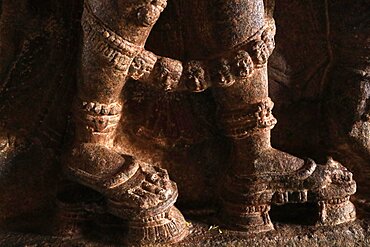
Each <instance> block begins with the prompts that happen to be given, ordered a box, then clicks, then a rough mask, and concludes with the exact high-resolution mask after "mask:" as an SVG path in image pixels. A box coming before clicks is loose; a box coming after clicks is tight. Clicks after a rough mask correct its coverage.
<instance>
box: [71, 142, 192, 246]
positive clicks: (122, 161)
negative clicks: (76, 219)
mask: <svg viewBox="0 0 370 247" xmlns="http://www.w3.org/2000/svg"><path fill="white" fill-rule="evenodd" d="M66 170H67V173H68V174H69V175H70V177H71V178H72V179H74V180H75V181H78V182H79V183H82V184H84V185H85V186H88V187H90V188H93V189H94V190H96V191H99V192H100V193H101V194H103V195H104V196H105V198H106V211H107V212H109V213H111V214H112V215H115V216H117V217H119V218H121V219H124V220H125V221H126V222H127V227H128V236H127V237H126V238H125V240H126V241H128V243H130V244H132V243H137V244H141V245H142V244H149V243H151V244H153V243H172V242H177V241H180V240H182V239H183V238H184V237H185V236H186V235H187V234H188V229H187V225H186V221H185V219H184V217H183V216H182V214H181V213H180V212H179V211H178V210H177V209H176V208H175V207H174V206H173V205H174V203H175V201H176V199H177V196H178V193H177V187H176V184H175V183H174V182H172V181H171V180H170V179H169V176H168V173H167V171H166V170H164V169H161V168H159V167H154V166H150V165H148V164H145V163H140V162H137V161H135V160H134V159H133V158H132V157H130V156H121V155H119V154H118V153H115V152H112V151H110V150H109V149H108V148H107V147H105V146H100V145H96V144H82V145H80V147H77V148H75V149H74V151H73V154H72V159H71V162H69V166H68V167H67V169H66Z"/></svg>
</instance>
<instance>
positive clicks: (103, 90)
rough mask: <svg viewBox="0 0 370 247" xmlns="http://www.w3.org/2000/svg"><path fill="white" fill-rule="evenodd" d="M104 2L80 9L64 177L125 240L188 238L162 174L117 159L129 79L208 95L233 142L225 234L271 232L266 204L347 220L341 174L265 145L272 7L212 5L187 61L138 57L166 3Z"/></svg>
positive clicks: (269, 119)
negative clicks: (90, 193)
mask: <svg viewBox="0 0 370 247" xmlns="http://www.w3.org/2000/svg"><path fill="white" fill-rule="evenodd" d="M202 1H204V2H205V3H204V4H206V5H207V4H209V6H212V4H211V3H208V1H209V0H202ZM202 1H201V0H198V2H202ZM103 2H104V3H103ZM106 2H107V1H99V0H85V5H84V13H83V17H82V27H83V32H84V39H83V51H82V61H81V63H82V64H81V80H80V82H79V85H78V98H77V99H76V100H75V107H74V120H75V125H76V137H75V142H74V146H73V149H72V151H71V154H70V157H69V158H68V159H67V162H66V172H67V173H68V175H69V176H70V178H72V179H73V180H74V181H76V182H78V183H80V184H82V185H85V186H87V187H89V188H92V189H94V190H96V191H98V192H100V193H101V194H102V195H103V196H104V197H105V198H106V200H105V201H106V205H105V207H106V210H107V212H109V213H110V214H113V215H115V216H117V217H119V218H122V219H124V220H125V221H126V222H127V225H128V232H129V233H128V234H129V236H128V241H129V242H131V243H139V244H147V243H172V242H177V241H180V240H182V239H183V238H184V237H185V236H186V235H187V234H188V226H187V224H186V221H185V219H184V217H183V216H182V214H181V213H180V212H179V211H178V210H177V209H176V208H175V207H174V203H175V201H176V199H177V196H178V192H177V187H176V184H175V183H174V182H172V181H171V180H170V179H169V175H168V174H167V171H166V170H164V169H162V168H159V167H156V166H152V165H151V164H146V163H142V162H139V161H137V160H136V159H135V157H132V156H129V155H127V154H121V153H118V151H116V150H115V145H114V140H115V135H116V130H117V125H118V123H119V122H120V119H121V112H122V107H123V104H124V102H123V100H122V99H121V91H122V88H123V86H124V84H125V82H126V81H127V80H128V79H130V78H131V79H134V80H136V81H137V83H146V84H150V85H152V86H155V87H157V88H158V89H161V90H164V91H167V92H182V91H183V92H203V91H204V90H212V94H213V97H214V99H215V101H216V102H217V104H218V111H217V114H218V115H217V119H218V123H217V124H218V126H219V127H220V128H221V129H222V133H223V135H225V136H227V137H228V138H229V139H230V141H231V142H232V154H231V156H230V159H229V161H228V162H229V163H228V171H227V172H226V173H227V176H226V179H225V181H224V182H223V184H222V185H221V186H220V188H219V200H220V201H221V205H222V208H221V210H220V219H222V221H223V222H224V224H225V225H226V226H228V227H229V228H230V229H235V230H239V231H248V232H263V231H269V230H272V229H273V224H272V222H271V220H270V218H269V210H270V207H271V205H272V204H277V205H281V204H286V203H306V202H312V203H317V205H318V208H319V212H318V216H319V221H318V222H317V224H318V225H337V224H341V223H345V222H349V221H353V220H354V219H355V217H356V213H355V208H354V206H353V204H352V203H351V202H350V200H349V198H350V196H351V195H353V194H354V193H355V191H356V183H355V181H354V180H353V179H352V174H351V173H350V172H349V171H348V170H347V169H346V168H345V167H344V166H342V165H341V164H340V163H338V162H336V161H334V160H333V159H331V158H329V159H328V161H327V163H326V164H323V165H321V164H316V163H315V162H314V161H313V160H310V159H307V160H302V159H299V158H297V157H294V156H292V155H289V154H287V153H284V152H282V151H279V150H277V149H274V148H272V147H271V143H270V136H271V134H270V132H271V129H272V128H273V127H274V126H275V125H276V123H277V120H276V119H275V118H274V116H273V115H272V109H273V106H274V103H273V102H272V100H271V99H270V98H269V96H268V76H267V62H268V58H269V56H270V55H271V54H272V52H273V50H274V47H275V43H274V35H275V23H274V20H273V18H272V8H273V1H269V0H267V1H263V0H243V1H234V0H231V1H217V0H214V1H209V2H217V4H215V6H216V7H217V8H220V9H221V10H220V11H218V12H219V13H221V14H219V15H217V17H214V18H218V19H219V20H222V25H224V26H221V27H220V28H219V30H221V31H219V30H217V29H214V30H213V29H212V30H213V32H214V33H213V34H212V35H213V37H214V38H215V40H213V41H212V45H213V46H212V47H210V48H209V50H208V54H207V53H205V54H201V55H199V56H194V58H193V59H190V60H189V61H179V60H176V59H172V58H167V57H160V56H158V55H156V54H154V53H152V52H150V51H147V50H145V49H144V45H145V42H146V39H147V37H148V35H149V33H150V31H151V28H152V27H153V25H154V24H155V22H156V20H157V19H158V18H159V16H160V14H161V12H162V11H163V10H164V8H165V7H166V4H167V3H166V0H156V1H145V0H137V1H113V0H112V1H108V2H111V3H110V4H107V3H106ZM206 2H207V3H206ZM113 6H116V7H117V8H118V9H114V10H113ZM241 10H243V11H241ZM117 12H118V13H119V15H118V14H117ZM210 22H211V23H215V24H214V25H217V23H221V21H217V19H212V20H211V21H210ZM235 23H237V26H235ZM241 26H242V27H245V29H244V30H241V29H240V27H241ZM194 28H196V27H194ZM210 29H211V28H210ZM180 196H181V195H180Z"/></svg>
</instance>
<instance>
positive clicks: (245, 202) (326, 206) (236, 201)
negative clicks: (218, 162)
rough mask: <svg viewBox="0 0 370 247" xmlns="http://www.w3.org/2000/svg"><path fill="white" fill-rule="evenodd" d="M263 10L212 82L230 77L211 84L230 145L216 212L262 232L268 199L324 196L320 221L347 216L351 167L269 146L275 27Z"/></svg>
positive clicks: (287, 200) (312, 199)
mask: <svg viewBox="0 0 370 247" xmlns="http://www.w3.org/2000/svg"><path fill="white" fill-rule="evenodd" d="M252 2H255V3H253V4H252ZM257 2H259V3H262V1H249V2H248V4H250V6H251V8H253V7H254V6H256V4H257ZM261 10H263V8H260V9H257V8H255V11H261ZM230 13H231V12H230ZM267 13H268V12H267ZM267 13H265V14H260V15H256V17H255V18H257V19H258V17H259V18H260V19H259V20H258V21H257V20H253V22H250V23H248V24H249V25H252V26H249V28H251V29H253V30H258V29H262V31H261V32H260V34H258V33H257V34H256V35H255V36H254V37H253V36H252V37H249V38H247V37H244V40H248V42H247V43H244V44H243V45H239V46H237V47H238V48H237V49H238V50H236V51H234V53H230V55H229V57H227V58H226V62H224V67H223V70H220V72H219V74H220V75H221V77H220V78H221V79H222V81H220V82H217V81H213V82H212V84H213V85H217V84H221V82H223V83H224V84H225V81H228V82H230V83H227V86H225V87H223V88H220V87H215V88H214V89H213V94H214V97H215V99H216V101H217V103H218V105H219V112H218V115H219V118H218V119H219V120H220V122H219V126H220V128H221V129H222V130H223V132H224V134H225V135H226V136H227V137H229V138H230V140H231V143H232V145H233V149H232V153H231V155H230V160H229V164H230V165H229V170H228V179H226V180H225V182H224V184H223V186H222V188H221V190H220V197H221V200H222V205H223V206H222V211H221V216H222V217H223V219H225V222H226V224H228V225H229V226H230V227H232V228H237V229H240V230H246V231H249V232H262V231H268V230H271V229H273V226H272V224H271V221H270V220H269V218H268V209H269V205H271V204H273V203H276V204H284V203H304V202H317V203H319V202H321V201H325V202H324V203H323V202H321V203H320V205H321V222H322V223H323V224H324V225H334V224H340V223H344V222H348V221H352V220H353V219H354V218H355V210H354V208H353V205H352V204H351V203H350V202H349V196H350V195H352V194H353V193H355V188H356V184H355V182H354V181H353V179H352V174H350V172H348V171H347V170H346V169H345V168H344V167H343V166H342V165H340V164H339V163H338V162H335V161H333V160H332V159H329V161H328V163H327V164H326V165H316V164H315V163H314V162H313V161H311V160H307V161H304V160H302V159H299V158H297V157H294V156H292V155H290V154H287V153H285V152H282V151H280V150H277V149H274V148H272V147H271V142H270V137H271V133H270V132H271V129H272V128H273V127H274V126H275V124H276V123H277V120H276V119H275V118H274V116H273V115H272V109H273V106H274V104H273V102H272V101H271V99H270V98H269V97H268V75H267V60H268V58H269V56H270V55H271V53H272V51H273V49H274V34H275V26H274V21H273V19H272V17H271V16H269V15H268V14H267ZM230 15H232V14H230ZM230 18H231V19H232V17H230ZM253 23H254V24H253ZM261 23H263V26H264V27H261V26H260V25H261ZM253 25H256V26H253ZM231 32H237V31H236V30H232V31H231ZM302 195H304V196H302ZM281 196H282V198H280V197H281ZM299 196H301V197H299ZM331 202H335V203H334V204H333V203H331ZM337 202H339V203H337ZM261 205H263V206H261ZM251 212H252V213H251Z"/></svg>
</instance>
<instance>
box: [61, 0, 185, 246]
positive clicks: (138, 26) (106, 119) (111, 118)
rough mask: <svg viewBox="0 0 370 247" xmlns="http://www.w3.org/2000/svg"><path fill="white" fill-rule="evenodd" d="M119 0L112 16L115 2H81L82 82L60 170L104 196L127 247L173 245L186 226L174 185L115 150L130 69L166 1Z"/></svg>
mask: <svg viewBox="0 0 370 247" xmlns="http://www.w3.org/2000/svg"><path fill="white" fill-rule="evenodd" d="M119 2H120V3H119V4H118V5H119V6H120V9H121V11H122V13H121V14H122V16H119V17H117V16H112V15H113V14H112V13H111V11H112V8H113V6H110V5H109V4H107V5H104V6H102V5H101V4H102V3H101V1H94V0H90V1H89V0H86V1H85V6H84V13H83V17H82V27H83V31H84V37H83V38H84V39H83V51H82V60H81V77H82V80H81V81H80V82H79V84H78V98H77V99H76V102H75V108H74V120H75V124H76V131H75V132H76V133H75V135H76V137H75V143H74V147H73V149H72V151H71V156H70V157H69V159H68V162H67V167H66V173H67V174H68V175H69V177H70V178H71V179H73V180H74V181H76V182H78V183H80V184H83V185H85V186H87V187H89V188H92V189H94V190H96V191H98V192H100V193H101V194H103V195H104V196H105V199H106V202H107V203H106V210H107V211H108V212H109V213H111V214H113V215H115V216H118V217H120V218H122V219H124V220H125V221H126V222H127V224H128V236H127V238H126V239H127V241H128V244H133V243H134V244H153V243H154V244H155V243H172V242H177V241H180V240H181V239H182V238H184V237H185V236H186V235H187V233H188V230H187V226H186V221H185V219H184V218H183V216H182V214H181V213H180V212H179V211H178V210H177V209H176V208H175V207H174V203H175V201H176V199H177V196H178V194H177V187H176V184H175V183H174V182H172V181H171V180H170V178H169V176H168V174H167V172H166V171H165V170H163V169H161V168H158V167H154V166H151V165H149V164H145V163H142V162H139V161H137V160H136V159H135V158H134V157H131V156H129V155H125V154H120V153H118V152H116V151H115V148H114V140H115V136H116V129H117V126H118V124H119V123H120V120H121V112H122V107H123V104H124V103H123V100H122V99H121V91H122V88H123V86H124V84H125V81H126V80H127V78H126V77H127V74H128V71H129V68H130V66H131V63H132V62H133V59H134V58H135V56H136V55H137V54H139V53H140V52H141V51H142V50H143V46H144V44H145V40H146V37H147V36H148V34H149V32H150V29H151V27H152V25H154V23H155V21H156V19H157V18H158V17H159V14H160V13H161V11H162V10H163V8H164V7H165V3H166V2H165V1H154V2H152V3H148V2H147V1H140V0H138V1H136V2H135V1H129V2H127V1H126V2H121V1H119ZM132 11H134V13H136V12H137V13H136V15H134V16H136V18H138V20H128V19H124V18H125V17H126V18H131V17H132V16H133V15H132V14H133V13H131V12H132ZM135 11H136V12H135ZM115 18H117V19H116V21H112V20H113V19H115ZM127 23H129V24H127ZM121 25H122V26H121ZM110 26H113V28H116V29H117V31H113V29H111V27H110Z"/></svg>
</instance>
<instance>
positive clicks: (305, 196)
mask: <svg viewBox="0 0 370 247" xmlns="http://www.w3.org/2000/svg"><path fill="white" fill-rule="evenodd" d="M262 161H263V162H262ZM246 165H250V166H252V168H251V170H253V171H254V172H252V173H250V174H236V173H230V174H229V176H228V177H227V179H226V181H225V184H224V186H223V188H222V190H221V196H222V202H223V208H222V217H223V218H224V219H225V222H226V224H227V225H228V226H230V227H232V228H235V229H238V230H243V231H247V232H254V233H258V232H263V231H269V230H272V229H273V225H272V223H271V221H270V218H269V215H268V212H269V210H270V206H271V205H273V204H274V205H283V204H287V203H307V202H310V203H317V205H318V212H317V213H318V215H317V216H318V217H317V219H318V221H317V225H320V226H324V225H338V224H342V223H346V222H350V221H353V220H355V218H356V210H355V207H354V205H353V204H352V203H351V202H350V196H351V195H353V194H354V193H355V192H356V183H355V181H354V180H353V179H352V173H350V172H349V171H348V170H347V169H346V168H345V167H344V166H342V165H341V164H340V163H338V162H336V161H334V160H333V159H331V158H329V160H328V161H327V163H326V164H324V165H317V164H316V163H315V162H314V161H312V160H307V161H306V162H304V161H303V160H300V159H298V158H296V157H294V156H291V155H289V154H286V153H283V152H281V151H278V150H275V149H269V150H267V151H265V152H264V153H260V154H259V156H258V157H257V158H256V159H255V160H253V161H251V163H250V164H246Z"/></svg>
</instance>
